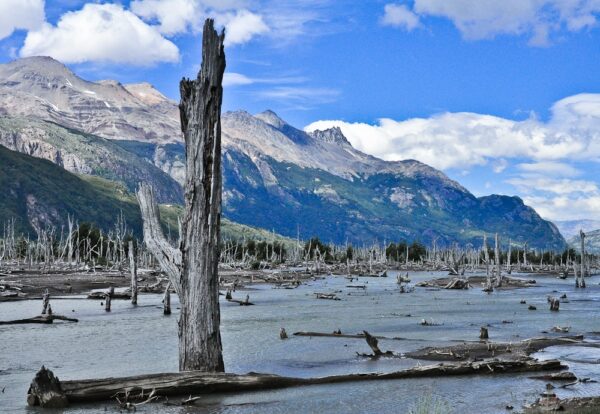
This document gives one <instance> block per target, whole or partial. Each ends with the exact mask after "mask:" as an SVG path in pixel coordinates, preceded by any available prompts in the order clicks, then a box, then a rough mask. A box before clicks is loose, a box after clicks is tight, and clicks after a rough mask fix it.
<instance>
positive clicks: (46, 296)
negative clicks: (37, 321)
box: [42, 289, 52, 315]
mask: <svg viewBox="0 0 600 414" xmlns="http://www.w3.org/2000/svg"><path fill="white" fill-rule="evenodd" d="M49 307H50V292H48V289H46V291H45V292H44V294H43V295H42V315H45V314H46V313H47V312H48V308H49ZM50 313H52V310H50Z"/></svg>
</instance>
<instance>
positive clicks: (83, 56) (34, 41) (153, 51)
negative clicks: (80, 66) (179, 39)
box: [20, 3, 179, 65]
mask: <svg viewBox="0 0 600 414" xmlns="http://www.w3.org/2000/svg"><path fill="white" fill-rule="evenodd" d="M20 55H21V56H35V55H49V56H52V57H54V58H55V59H58V60H60V61H62V62H65V63H81V62H88V61H101V62H102V61H104V62H113V63H126V64H133V65H151V64H154V63H157V62H176V61H178V60H179V50H178V48H177V46H175V44H173V43H172V42H171V41H169V40H167V39H165V38H164V37H163V36H162V35H161V34H160V33H159V32H158V30H157V29H156V28H155V27H152V26H150V25H148V24H146V23H144V22H143V21H142V20H140V18H139V17H137V16H136V15H135V14H133V13H132V12H130V11H128V10H125V9H124V8H123V7H122V6H120V5H116V4H92V3H88V4H86V5H85V6H84V7H83V9H81V10H78V11H72V12H68V13H65V14H64V15H63V16H61V18H60V20H59V21H58V23H57V25H56V26H53V25H51V24H48V23H45V24H44V25H43V26H42V27H41V28H40V29H38V30H33V31H30V32H29V33H28V34H27V37H26V38H25V44H24V45H23V48H22V49H21V51H20Z"/></svg>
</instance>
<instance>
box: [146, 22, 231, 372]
mask: <svg viewBox="0 0 600 414" xmlns="http://www.w3.org/2000/svg"><path fill="white" fill-rule="evenodd" d="M224 39H225V33H224V32H222V33H221V34H218V33H217V32H216V31H215V29H214V23H213V20H211V19H207V20H206V22H205V23H204V32H203V37H202V66H201V68H200V72H199V73H198V77H197V78H196V79H194V80H190V79H183V80H182V81H181V83H180V92H181V102H180V104H179V113H180V117H181V129H182V131H183V136H184V140H185V148H186V180H185V211H184V214H183V218H182V220H181V230H180V240H179V249H175V248H173V247H172V246H171V245H170V243H169V241H168V240H167V239H166V238H165V236H164V233H163V231H162V228H161V224H160V217H159V211H158V206H157V204H156V200H155V199H154V194H153V192H152V189H151V188H150V187H149V186H147V185H141V186H140V189H139V191H138V200H139V204H140V209H141V212H142V217H143V220H144V241H145V243H146V245H147V246H148V249H149V250H150V251H151V252H152V253H153V255H154V256H155V257H156V258H157V261H158V262H159V264H160V266H161V268H162V270H163V271H164V272H165V273H166V274H167V275H168V276H169V280H170V281H171V283H172V284H173V286H174V288H175V291H176V292H177V295H178V296H179V301H180V303H181V313H180V316H179V369H180V370H182V371H190V370H200V371H223V370H224V365H223V354H222V344H221V334H220V331H219V324H220V320H221V314H220V310H219V290H218V288H219V279H218V274H217V266H218V262H219V238H220V233H219V227H220V222H221V180H222V178H221V103H222V100H223V87H222V82H223V72H224V71H225V52H224V47H223V41H224Z"/></svg>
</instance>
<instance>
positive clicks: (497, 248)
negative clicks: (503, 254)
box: [494, 233, 502, 287]
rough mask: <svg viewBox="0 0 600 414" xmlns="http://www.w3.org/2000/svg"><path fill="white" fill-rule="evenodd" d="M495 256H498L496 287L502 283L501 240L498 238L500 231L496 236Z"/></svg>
mask: <svg viewBox="0 0 600 414" xmlns="http://www.w3.org/2000/svg"><path fill="white" fill-rule="evenodd" d="M494 256H496V287H500V286H501V285H502V267H501V265H500V240H499V239H498V233H496V236H495V244H494Z"/></svg>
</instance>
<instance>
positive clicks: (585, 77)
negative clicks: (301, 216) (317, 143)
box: [0, 0, 600, 220]
mask: <svg viewBox="0 0 600 414" xmlns="http://www.w3.org/2000/svg"><path fill="white" fill-rule="evenodd" d="M3 8H6V10H4V11H3V10H2V9H3ZM9 11H10V12H9ZM1 16H4V17H1ZM205 17H213V18H215V19H216V22H217V24H219V25H221V26H225V27H226V29H227V33H228V36H227V38H228V44H227V59H228V66H227V72H228V73H227V75H226V76H227V77H226V89H225V100H224V109H225V110H235V109H245V110H248V111H249V112H259V111H262V110H264V109H266V108H269V109H273V110H274V111H276V112H277V113H279V114H280V115H281V116H282V117H283V118H284V119H286V120H288V121H289V122H290V123H291V124H293V125H295V126H297V127H301V128H303V127H307V128H308V129H314V128H317V127H318V128H324V127H328V126H331V125H338V126H340V127H341V128H342V130H343V131H344V133H345V134H346V135H347V136H348V138H349V139H350V141H351V142H352V143H353V145H355V146H356V147H358V148H359V149H361V150H363V151H365V152H369V153H371V154H373V155H376V156H379V157H382V158H386V159H404V158H416V159H419V160H421V161H423V162H426V163H428V164H431V165H433V166H435V167H437V168H440V169H443V170H444V171H445V172H446V173H448V174H449V175H450V176H451V177H452V178H454V179H456V180H458V181H459V182H461V183H462V184H463V185H465V186H466V187H467V188H468V189H469V190H471V191H473V192H474V193H475V194H477V195H484V194H490V193H503V194H511V195H513V194H514V195H519V196H521V197H522V198H523V199H524V200H525V201H526V202H527V203H528V204H529V205H531V206H533V207H534V208H536V209H537V210H538V211H539V212H540V213H541V214H542V215H543V216H544V217H546V218H550V219H554V220H562V219H583V218H591V219H600V190H599V186H600V183H599V182H598V179H597V177H598V172H600V171H599V166H600V164H598V162H599V160H600V132H599V131H600V28H599V27H598V25H599V20H598V18H600V1H598V0H503V1H501V2H499V1H495V0H414V1H397V2H393V1H378V0H369V1H358V0H356V1H353V0H345V1H339V0H338V1H334V0H288V1H286V0H281V1H277V0H135V1H122V2H114V1H113V2H110V1H98V2H92V1H85V0H63V1H61V0H55V1H53V0H46V1H45V2H44V1H43V0H2V2H0V62H6V61H9V60H11V59H14V58H16V57H19V56H29V55H36V54H46V55H51V56H53V57H55V58H57V59H58V60H61V61H63V62H65V63H67V64H68V65H69V67H71V68H72V69H73V70H74V71H75V72H76V73H77V74H79V75H80V76H82V77H84V78H86V79H89V80H98V79H105V78H112V79H117V80H119V81H121V82H123V83H129V82H141V81H147V82H150V83H152V84H154V85H155V86H156V87H157V89H159V90H160V91H162V92H163V93H164V94H165V95H167V96H168V97H170V98H172V99H175V100H176V99H177V98H178V82H179V79H180V78H181V77H182V76H194V75H195V73H196V72H197V69H198V66H199V60H200V40H201V39H200V33H199V32H200V29H201V25H202V22H203V19H204V18H205Z"/></svg>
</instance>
